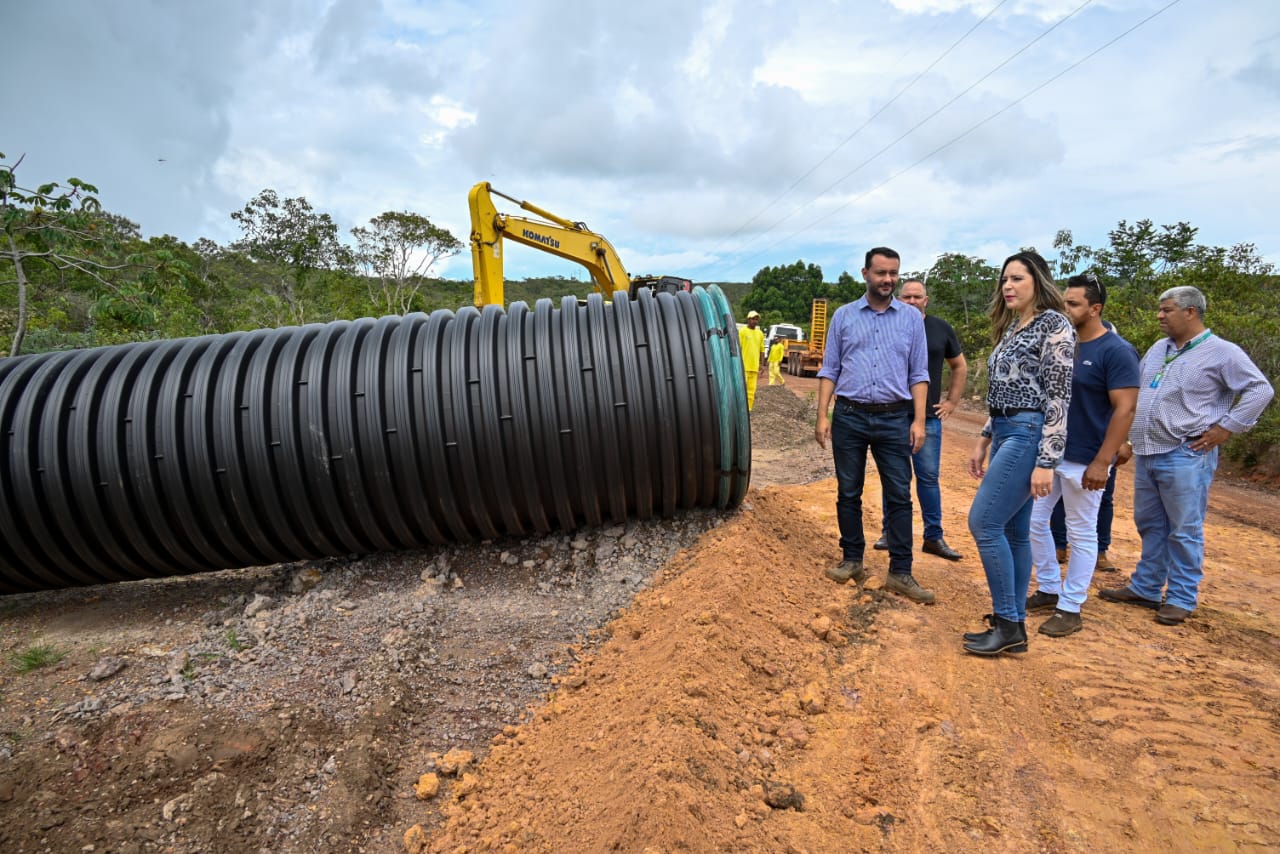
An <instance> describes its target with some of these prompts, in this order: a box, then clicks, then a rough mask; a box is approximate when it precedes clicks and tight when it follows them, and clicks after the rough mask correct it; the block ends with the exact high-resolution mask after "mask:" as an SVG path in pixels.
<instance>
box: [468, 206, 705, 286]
mask: <svg viewBox="0 0 1280 854" xmlns="http://www.w3.org/2000/svg"><path fill="white" fill-rule="evenodd" d="M494 196H500V197H501V198H504V199H506V200H507V201H509V202H513V203H514V204H516V205H518V206H519V207H520V208H521V209H522V210H526V211H528V212H529V213H531V214H534V215H536V216H538V217H541V219H531V218H529V217H523V216H513V215H511V214H504V213H500V212H499V211H498V208H497V207H496V206H495V205H494V202H493V197H494ZM467 204H468V207H470V209H471V265H472V268H473V269H474V271H475V279H476V283H475V297H474V299H475V304H476V306H477V307H482V306H485V305H488V304H490V303H494V304H497V305H503V279H502V260H503V259H502V242H503V240H504V239H508V240H514V241H515V242H517V243H521V244H524V245H525V246H532V247H533V248H534V249H541V250H542V251H543V252H550V253H551V254H552V255H557V256H559V257H561V258H566V259H568V260H570V261H574V262H576V263H578V264H581V265H582V266H583V267H586V268H587V272H589V273H590V274H591V281H592V284H594V285H595V289H596V290H597V291H599V292H600V293H602V294H604V296H605V299H611V298H612V296H613V293H614V291H627V292H628V293H629V294H630V295H631V297H632V298H634V297H635V294H636V291H637V290H638V289H639V288H646V287H647V288H653V289H654V290H668V291H687V290H690V289H691V288H692V287H693V282H691V281H690V280H688V279H682V278H680V277H678V276H638V277H636V278H634V279H632V278H631V277H630V276H628V275H627V271H626V268H624V267H623V266H622V261H621V259H619V258H618V253H617V252H616V251H615V250H614V248H613V246H612V244H610V243H609V241H608V240H605V239H604V237H603V236H602V235H599V234H596V233H595V232H593V231H591V230H589V229H588V228H587V225H586V223H583V222H573V221H572V220H568V219H565V218H564V217H561V216H557V215H556V214H553V213H551V212H550V211H548V210H546V209H544V208H540V207H538V206H537V205H535V204H533V203H531V202H526V201H522V200H520V199H517V198H514V197H512V196H508V195H507V194H506V193H502V192H499V191H498V190H495V189H494V188H493V187H491V186H490V185H489V183H488V182H487V181H481V182H480V183H479V184H476V185H475V186H474V187H472V188H471V192H470V193H468V194H467Z"/></svg>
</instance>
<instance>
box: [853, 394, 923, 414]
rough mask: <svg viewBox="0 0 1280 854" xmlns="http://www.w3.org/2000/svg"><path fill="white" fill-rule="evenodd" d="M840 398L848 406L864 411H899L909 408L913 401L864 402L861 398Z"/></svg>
mask: <svg viewBox="0 0 1280 854" xmlns="http://www.w3.org/2000/svg"><path fill="white" fill-rule="evenodd" d="M838 399H839V401H840V402H841V403H843V404H845V405H846V406H850V407H852V408H854V409H859V410H861V411H863V412H898V411H899V410H902V409H908V408H910V406H911V401H909V400H895V401H893V402H892V403H863V402H862V401H860V400H853V399H851V398H848V397H841V398H838Z"/></svg>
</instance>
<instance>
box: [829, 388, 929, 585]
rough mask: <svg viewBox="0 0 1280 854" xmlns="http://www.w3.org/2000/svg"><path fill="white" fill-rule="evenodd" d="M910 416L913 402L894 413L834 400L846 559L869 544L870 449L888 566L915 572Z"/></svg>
mask: <svg viewBox="0 0 1280 854" xmlns="http://www.w3.org/2000/svg"><path fill="white" fill-rule="evenodd" d="M911 419H912V408H911V407H909V406H907V407H903V408H902V409H900V410H897V411H894V412H867V411H865V410H862V409H855V408H854V407H852V406H850V405H849V404H847V403H845V402H844V401H842V400H836V403H835V407H834V412H833V413H832V417H831V450H832V454H833V456H834V457H835V464H836V481H837V483H838V487H839V491H838V493H837V498H836V519H837V521H838V522H839V524H840V550H841V552H842V553H843V557H844V559H845V560H856V561H860V560H862V555H863V552H864V551H865V550H866V547H867V541H866V537H865V536H864V535H863V532H862V487H863V484H864V482H865V480H866V476H867V450H868V449H870V451H871V456H872V457H873V458H874V459H875V461H876V469H877V470H878V471H879V472H880V487H881V490H882V491H883V493H884V506H885V539H886V540H887V541H888V544H889V571H890V572H893V573H902V574H909V573H910V572H911V543H912V538H911V516H912V510H911Z"/></svg>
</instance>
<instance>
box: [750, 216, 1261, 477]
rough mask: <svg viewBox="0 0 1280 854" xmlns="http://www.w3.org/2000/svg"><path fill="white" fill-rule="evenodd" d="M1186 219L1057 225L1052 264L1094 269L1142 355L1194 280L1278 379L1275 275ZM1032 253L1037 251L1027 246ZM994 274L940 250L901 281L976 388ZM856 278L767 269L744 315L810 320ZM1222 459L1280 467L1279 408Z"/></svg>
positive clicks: (1217, 323) (855, 292)
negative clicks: (1207, 239)
mask: <svg viewBox="0 0 1280 854" xmlns="http://www.w3.org/2000/svg"><path fill="white" fill-rule="evenodd" d="M1197 232H1198V229H1197V228H1195V227H1194V226H1192V225H1191V224H1190V223H1186V222H1178V223H1174V224H1172V225H1162V226H1156V225H1154V224H1153V223H1152V222H1151V220H1149V219H1143V220H1139V221H1137V222H1135V223H1129V222H1128V221H1125V220H1121V221H1120V222H1119V223H1118V224H1117V225H1116V227H1115V228H1113V229H1112V230H1111V231H1110V232H1108V234H1107V238H1108V242H1107V244H1106V245H1105V246H1100V247H1092V246H1088V245H1086V244H1080V243H1076V242H1075V240H1074V237H1073V235H1072V233H1071V231H1070V230H1066V229H1063V230H1061V231H1059V232H1058V233H1057V235H1056V237H1055V239H1054V242H1053V250H1055V251H1056V255H1054V254H1053V253H1050V252H1042V253H1041V254H1043V255H1045V257H1046V258H1047V259H1048V260H1049V261H1050V264H1051V265H1052V267H1053V269H1054V272H1055V274H1056V275H1057V276H1058V282H1059V284H1065V282H1066V279H1067V278H1068V277H1070V276H1072V275H1076V274H1083V273H1090V272H1091V273H1094V274H1095V275H1097V276H1098V277H1099V278H1100V279H1101V280H1102V281H1103V282H1104V283H1105V285H1106V287H1107V305H1106V309H1105V311H1104V315H1103V316H1104V317H1105V318H1106V319H1107V320H1109V321H1110V322H1111V323H1113V324H1114V325H1115V327H1116V329H1117V331H1119V332H1120V334H1121V335H1123V336H1124V337H1125V338H1127V339H1128V340H1129V341H1130V342H1132V343H1133V345H1134V346H1135V347H1137V348H1138V351H1139V352H1140V353H1145V352H1146V350H1147V348H1148V347H1150V346H1151V345H1152V344H1153V343H1155V341H1156V340H1158V339H1159V338H1160V337H1161V334H1160V328H1159V324H1158V323H1157V321H1156V314H1155V310H1156V306H1157V304H1158V302H1159V296H1160V294H1161V293H1163V292H1164V291H1165V290H1167V289H1169V288H1172V287H1176V286H1178V285H1194V286H1195V287H1197V288H1199V289H1200V290H1201V291H1202V292H1203V293H1204V294H1205V297H1206V298H1207V299H1208V311H1207V313H1206V315H1205V321H1206V323H1207V325H1208V326H1209V327H1210V328H1211V329H1213V330H1214V332H1215V333H1216V334H1219V335H1221V336H1222V337H1224V338H1226V339H1227V340H1230V341H1233V342H1235V343H1236V344H1239V345H1240V346H1241V347H1242V348H1244V350H1245V352H1247V353H1248V354H1249V355H1250V357H1252V359H1253V360H1254V362H1255V363H1256V364H1257V365H1258V367H1259V368H1260V369H1261V370H1262V371H1263V373H1265V374H1266V375H1267V378H1268V379H1269V380H1270V381H1271V384H1272V385H1273V386H1275V385H1278V384H1280V302H1278V301H1277V300H1276V299H1275V296H1274V295H1275V293H1276V290H1277V285H1280V276H1277V275H1276V271H1275V267H1274V265H1272V264H1270V263H1269V262H1267V261H1265V260H1264V259H1263V257H1262V256H1261V255H1260V254H1259V252H1258V249H1257V247H1256V246H1254V245H1253V244H1250V243H1241V244H1237V245H1235V246H1231V247H1229V248H1225V247H1219V246H1206V245H1202V244H1199V243H1197V242H1196V235H1197ZM1025 248H1028V249H1035V247H1025ZM999 276H1000V270H999V268H998V267H997V266H994V265H992V264H991V263H989V262H988V261H987V260H985V259H982V258H977V257H973V256H970V255H965V254H963V253H946V254H943V255H941V256H939V257H938V258H937V259H936V260H935V261H934V262H933V264H931V265H930V266H929V267H928V268H927V269H917V270H904V271H903V274H902V277H903V278H904V279H906V278H908V277H910V278H915V279H921V280H923V281H924V282H925V283H926V287H927V289H928V292H929V309H928V310H929V313H930V314H933V315H937V316H939V317H941V318H943V319H944V320H946V321H948V322H949V323H950V324H951V325H952V326H954V327H955V329H956V332H957V333H958V334H959V336H960V339H961V341H962V343H963V345H964V348H965V352H966V353H967V354H968V356H969V365H970V374H969V375H970V378H971V381H972V382H975V390H979V387H980V388H982V389H984V388H985V380H984V379H983V377H984V367H985V364H986V356H987V354H988V353H989V352H990V350H991V340H990V332H991V325H990V321H989V318H988V316H987V309H988V306H989V305H990V303H991V299H992V297H993V295H994V294H995V293H996V282H997V280H998V278H999ZM865 290H866V288H865V285H864V284H863V282H862V280H861V278H857V279H855V278H854V277H853V276H851V275H850V274H849V273H848V272H841V273H840V276H839V278H838V279H837V280H836V281H835V282H834V283H827V282H824V280H823V274H822V269H821V268H820V267H818V266H817V265H815V264H805V263H804V262H803V261H796V262H795V263H794V264H789V265H782V266H777V267H764V268H763V269H761V270H760V271H759V272H758V273H756V275H755V277H754V278H753V279H752V282H751V287H750V290H749V291H748V292H747V293H746V294H745V295H744V296H743V297H742V300H741V306H740V308H741V311H742V312H746V311H750V310H753V309H754V310H756V311H759V312H760V314H761V323H762V324H764V325H766V326H767V325H768V324H772V323H783V322H786V323H799V324H800V325H801V326H804V327H805V328H806V329H807V327H808V325H809V323H808V321H809V316H810V308H811V306H812V303H813V300H814V299H817V298H819V297H825V298H826V299H828V300H829V301H830V302H829V304H828V312H829V313H830V312H834V311H835V309H836V308H837V307H838V306H839V305H842V304H844V303H847V302H853V301H854V300H856V299H858V298H859V297H860V296H862V294H863V293H865ZM1224 452H1225V454H1226V455H1227V457H1228V458H1231V459H1235V460H1237V461H1239V462H1241V463H1242V464H1244V465H1246V466H1252V465H1255V464H1258V463H1260V462H1263V461H1265V462H1266V463H1267V464H1268V467H1269V468H1271V469H1272V470H1273V471H1280V407H1277V406H1270V407H1268V408H1267V410H1266V411H1265V412H1264V413H1263V416H1262V418H1261V419H1260V420H1259V423H1258V425H1257V427H1255V428H1254V429H1253V430H1252V431H1250V432H1249V433H1246V434H1243V435H1241V436H1238V437H1236V438H1235V439H1233V440H1232V441H1231V442H1230V443H1229V444H1228V445H1227V446H1226V448H1225V449H1224Z"/></svg>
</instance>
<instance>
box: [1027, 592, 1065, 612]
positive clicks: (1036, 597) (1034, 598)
mask: <svg viewBox="0 0 1280 854" xmlns="http://www.w3.org/2000/svg"><path fill="white" fill-rule="evenodd" d="M1056 607H1058V594H1057V593H1045V592H1044V591H1043V590H1037V591H1036V592H1035V593H1032V594H1031V595H1030V596H1028V597H1027V610H1028V611H1045V610H1048V609H1049V608H1056Z"/></svg>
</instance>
